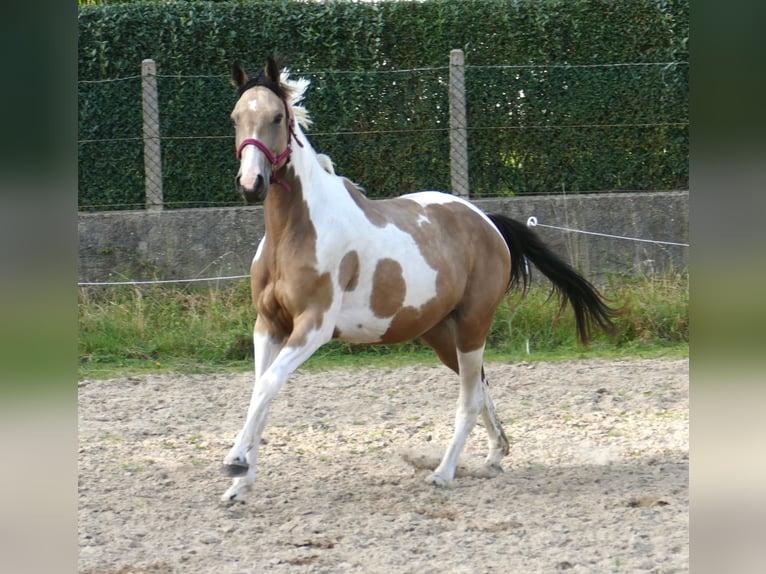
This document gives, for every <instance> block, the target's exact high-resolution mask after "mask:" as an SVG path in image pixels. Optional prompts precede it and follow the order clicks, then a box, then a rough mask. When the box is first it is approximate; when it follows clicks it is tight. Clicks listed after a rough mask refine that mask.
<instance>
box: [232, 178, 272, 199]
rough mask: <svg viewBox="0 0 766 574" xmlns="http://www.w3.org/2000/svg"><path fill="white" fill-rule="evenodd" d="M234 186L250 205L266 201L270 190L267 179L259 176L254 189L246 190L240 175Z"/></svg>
mask: <svg viewBox="0 0 766 574" xmlns="http://www.w3.org/2000/svg"><path fill="white" fill-rule="evenodd" d="M234 185H235V187H236V188H237V191H238V192H239V194H240V195H241V196H242V197H243V198H244V199H245V202H247V204H248V205H253V204H254V203H260V202H262V201H263V200H265V199H266V192H267V191H268V190H269V182H267V181H266V178H264V177H263V176H262V175H258V176H257V177H256V178H255V184H254V185H253V187H252V189H249V188H246V187H244V186H243V185H242V183H241V181H240V176H239V175H238V176H237V179H236V180H235V183H234Z"/></svg>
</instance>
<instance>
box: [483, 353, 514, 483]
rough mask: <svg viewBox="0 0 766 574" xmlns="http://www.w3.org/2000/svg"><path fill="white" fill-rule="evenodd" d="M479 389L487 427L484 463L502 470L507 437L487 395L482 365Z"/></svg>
mask: <svg viewBox="0 0 766 574" xmlns="http://www.w3.org/2000/svg"><path fill="white" fill-rule="evenodd" d="M481 390H482V395H483V396H484V405H483V406H482V409H481V416H482V419H483V420H484V426H485V427H486V428H487V436H488V439H489V454H487V459H486V464H487V466H489V467H491V468H493V469H497V470H502V467H501V466H500V461H501V460H502V459H503V457H504V456H505V455H507V454H508V452H509V450H510V447H509V445H508V437H506V436H505V432H504V431H503V427H502V426H501V424H500V421H499V420H497V414H496V413H495V405H493V404H492V399H491V398H490V396H489V382H488V381H487V377H486V376H485V375H484V368H483V367H482V369H481Z"/></svg>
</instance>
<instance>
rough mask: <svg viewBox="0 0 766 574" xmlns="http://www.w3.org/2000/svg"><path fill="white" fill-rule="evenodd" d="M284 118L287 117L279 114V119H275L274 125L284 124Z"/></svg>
mask: <svg viewBox="0 0 766 574" xmlns="http://www.w3.org/2000/svg"><path fill="white" fill-rule="evenodd" d="M284 117H285V116H283V115H282V114H277V117H275V118H274V123H275V124H281V123H282V118H284Z"/></svg>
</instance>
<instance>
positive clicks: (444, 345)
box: [421, 320, 509, 484]
mask: <svg viewBox="0 0 766 574" xmlns="http://www.w3.org/2000/svg"><path fill="white" fill-rule="evenodd" d="M455 327H456V326H455V324H454V323H453V322H452V320H445V321H443V322H441V323H439V324H438V325H436V326H435V327H434V328H433V329H431V330H430V331H428V332H427V333H425V334H423V335H422V336H421V338H422V339H423V341H425V342H426V343H427V344H428V345H429V346H430V347H431V348H432V349H433V350H434V351H435V352H436V354H437V355H438V356H439V359H441V361H442V363H444V364H445V365H446V366H447V367H449V368H450V369H452V370H453V371H455V373H457V374H458V375H459V374H460V364H459V362H458V353H457V344H456V340H455V335H456V329H455ZM480 360H481V361H483V352H481V354H480ZM462 361H463V362H464V363H466V362H469V361H466V358H465V356H464V358H463V359H462ZM479 373H480V380H481V383H480V384H479V385H476V387H477V388H478V389H479V391H480V392H481V401H480V405H481V406H480V412H481V416H482V420H483V421H484V426H485V428H486V429H487V438H488V445H489V453H488V454H487V458H486V464H487V466H489V467H491V468H493V469H500V468H501V467H500V461H501V460H502V458H503V456H504V455H506V454H508V450H509V448H508V439H507V438H506V436H505V432H503V427H502V426H501V425H500V421H499V420H498V419H497V415H496V414H495V407H494V405H493V404H492V399H491V398H490V396H489V384H488V382H487V379H486V377H485V375H484V367H483V366H481V367H480V371H479ZM472 377H473V378H469V383H468V386H469V389H468V391H467V392H469V393H471V392H473V393H475V392H477V391H475V390H471V389H472V384H473V383H472V382H471V381H475V376H472ZM460 388H461V393H462V392H464V389H465V383H464V382H463V381H462V380H461V387H460ZM465 398H467V397H463V396H461V398H460V399H459V401H460V402H459V403H458V413H457V415H456V428H457V426H458V424H459V422H458V420H457V419H458V418H460V405H461V404H463V402H464V399H465ZM469 432H470V431H469ZM467 434H468V433H466V436H467ZM453 440H454V439H453ZM463 440H465V439H463ZM461 448H462V447H461ZM458 455H459V453H458ZM437 474H439V473H436V472H435V473H434V474H433V475H432V476H431V477H429V481H432V482H434V483H436V484H443V481H440V480H439V479H438V478H435V477H436V476H437ZM453 474H454V471H453ZM439 476H441V475H439Z"/></svg>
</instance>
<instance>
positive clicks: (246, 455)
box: [221, 321, 283, 501]
mask: <svg viewBox="0 0 766 574" xmlns="http://www.w3.org/2000/svg"><path fill="white" fill-rule="evenodd" d="M282 347H283V344H282V343H281V342H279V341H274V340H273V339H272V338H271V337H269V336H268V335H267V334H265V333H259V332H258V323H257V321H256V329H255V331H254V332H253V355H254V356H253V361H254V368H255V383H254V385H253V393H252V396H251V398H250V406H249V407H248V411H247V418H246V421H249V420H250V419H251V418H253V417H256V416H258V413H257V412H256V410H257V409H258V406H259V401H258V395H259V394H260V393H261V392H262V389H261V387H262V385H260V384H259V381H260V380H261V379H262V377H263V374H264V373H265V372H266V370H267V369H268V368H269V367H270V366H271V364H272V363H273V362H274V360H275V358H276V357H277V355H278V354H279V352H280V351H281V350H282ZM267 408H268V405H267ZM263 418H264V420H265V413H264V417H263ZM244 437H245V428H243V429H242V430H241V431H240V432H239V433H238V434H237V438H236V440H235V442H234V446H233V447H232V449H231V450H230V451H229V454H228V455H226V458H224V462H223V464H224V466H226V467H229V469H230V470H233V469H237V467H239V469H240V470H241V471H246V474H245V476H241V477H237V478H235V479H234V482H233V483H232V485H231V487H229V489H228V490H227V491H226V492H225V493H224V495H223V496H222V497H221V499H222V500H227V501H228V500H237V499H241V498H243V497H244V496H245V494H247V492H249V491H250V489H251V488H252V485H253V483H254V482H255V468H256V459H257V457H258V447H259V445H260V436H259V438H258V441H257V443H256V444H254V445H253V448H247V445H246V444H245V442H244Z"/></svg>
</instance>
